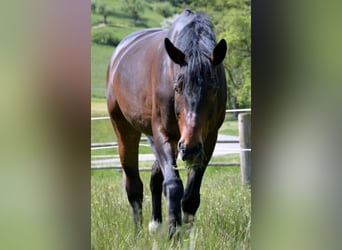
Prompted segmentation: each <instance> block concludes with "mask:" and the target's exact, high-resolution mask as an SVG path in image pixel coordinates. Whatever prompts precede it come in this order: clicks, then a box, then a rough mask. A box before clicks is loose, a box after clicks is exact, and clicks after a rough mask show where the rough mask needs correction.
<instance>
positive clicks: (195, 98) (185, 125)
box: [165, 38, 227, 167]
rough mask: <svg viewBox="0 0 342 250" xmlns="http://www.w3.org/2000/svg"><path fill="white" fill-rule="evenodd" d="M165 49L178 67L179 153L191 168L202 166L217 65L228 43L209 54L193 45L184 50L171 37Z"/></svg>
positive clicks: (212, 112)
mask: <svg viewBox="0 0 342 250" xmlns="http://www.w3.org/2000/svg"><path fill="white" fill-rule="evenodd" d="M165 49H166V51H167V54H168V56H169V57H170V59H171V60H172V61H173V62H174V63H175V64H177V65H179V67H177V69H178V70H177V73H176V75H175V79H174V86H173V87H174V110H175V116H176V118H177V120H178V127H179V131H180V135H181V136H180V140H179V142H178V152H179V154H180V156H181V159H182V160H183V161H185V162H186V163H187V164H188V165H189V167H198V166H199V167H200V166H202V164H203V160H204V158H205V157H204V155H205V154H204V148H203V142H204V140H205V139H206V137H207V135H208V126H209V121H210V120H212V119H215V118H214V117H213V116H214V115H215V110H216V108H217V98H216V97H217V93H218V91H219V87H220V84H219V80H218V74H217V70H216V68H217V66H218V65H219V64H220V63H221V62H222V61H223V59H224V57H225V55H226V51H227V44H226V41H225V40H224V39H222V40H221V41H220V42H219V43H218V44H217V45H216V46H215V47H214V49H213V50H211V52H210V53H208V52H206V51H200V50H199V49H198V46H193V47H192V49H191V51H182V50H181V49H179V48H177V47H176V46H175V45H174V44H173V43H172V42H171V41H170V40H169V39H168V38H165Z"/></svg>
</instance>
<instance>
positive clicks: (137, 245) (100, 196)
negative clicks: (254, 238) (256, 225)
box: [91, 167, 251, 250]
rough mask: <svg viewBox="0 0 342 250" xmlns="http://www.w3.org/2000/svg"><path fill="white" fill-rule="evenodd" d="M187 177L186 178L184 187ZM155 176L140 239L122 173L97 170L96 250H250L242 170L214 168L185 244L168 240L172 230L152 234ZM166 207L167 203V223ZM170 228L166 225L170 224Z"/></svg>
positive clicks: (146, 175) (184, 233) (146, 174)
mask: <svg viewBox="0 0 342 250" xmlns="http://www.w3.org/2000/svg"><path fill="white" fill-rule="evenodd" d="M185 175H186V173H185V171H182V172H181V176H182V179H183V182H184V180H185ZM149 176H150V173H149V172H142V173H141V177H142V179H143V183H144V203H143V230H142V232H141V233H140V234H139V235H138V236H135V234H134V224H133V217H132V211H131V208H130V206H129V204H128V201H127V197H126V194H125V192H124V189H123V182H122V173H121V172H118V171H115V170H93V171H92V176H91V196H92V202H91V215H92V217H91V227H92V232H91V242H92V243H91V244H92V249H205V250H207V249H250V248H251V247H250V226H251V217H250V210H251V205H250V200H251V197H250V190H249V188H248V187H246V186H242V185H241V184H240V175H239V168H238V167H230V168H212V167H209V168H208V170H207V172H206V174H205V177H204V179H203V184H202V189H201V205H200V208H199V210H198V212H197V215H196V221H195V223H194V227H193V228H192V229H191V230H187V229H185V228H184V229H183V231H182V233H181V238H180V240H177V241H169V240H168V239H167V229H166V225H163V227H162V228H161V229H160V231H159V232H157V233H156V234H154V235H150V234H149V233H148V229H147V225H148V223H149V220H150V216H151V194H150V191H149V187H148V184H149ZM166 214H167V212H166V205H165V201H164V199H163V215H164V221H165V220H166V218H165V215H166ZM164 224H165V223H164Z"/></svg>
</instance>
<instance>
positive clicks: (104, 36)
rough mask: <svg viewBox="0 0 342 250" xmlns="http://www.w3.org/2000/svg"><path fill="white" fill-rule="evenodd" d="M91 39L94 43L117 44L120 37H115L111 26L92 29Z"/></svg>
mask: <svg viewBox="0 0 342 250" xmlns="http://www.w3.org/2000/svg"><path fill="white" fill-rule="evenodd" d="M91 41H92V42H93V43H96V44H101V45H109V46H117V45H118V44H119V42H120V41H121V38H119V37H117V36H116V34H115V32H114V31H113V30H112V29H111V28H109V27H108V28H107V27H104V28H97V29H93V31H92V36H91Z"/></svg>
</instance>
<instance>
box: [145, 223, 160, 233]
mask: <svg viewBox="0 0 342 250" xmlns="http://www.w3.org/2000/svg"><path fill="white" fill-rule="evenodd" d="M160 226H161V223H160V222H158V221H155V220H153V221H151V222H150V223H149V224H148V231H149V232H150V234H153V233H155V232H157V231H158V229H159V228H160Z"/></svg>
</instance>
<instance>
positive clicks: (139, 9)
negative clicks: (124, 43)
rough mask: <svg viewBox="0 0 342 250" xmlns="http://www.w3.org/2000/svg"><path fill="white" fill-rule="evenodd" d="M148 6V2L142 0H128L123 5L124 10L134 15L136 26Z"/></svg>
mask: <svg viewBox="0 0 342 250" xmlns="http://www.w3.org/2000/svg"><path fill="white" fill-rule="evenodd" d="M145 8H146V3H145V2H144V1H141V0H126V1H125V5H123V7H122V10H123V11H124V12H125V13H127V14H128V15H129V16H131V17H132V19H133V23H134V25H135V26H137V24H138V20H139V19H140V17H141V14H142V13H144V11H145Z"/></svg>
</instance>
